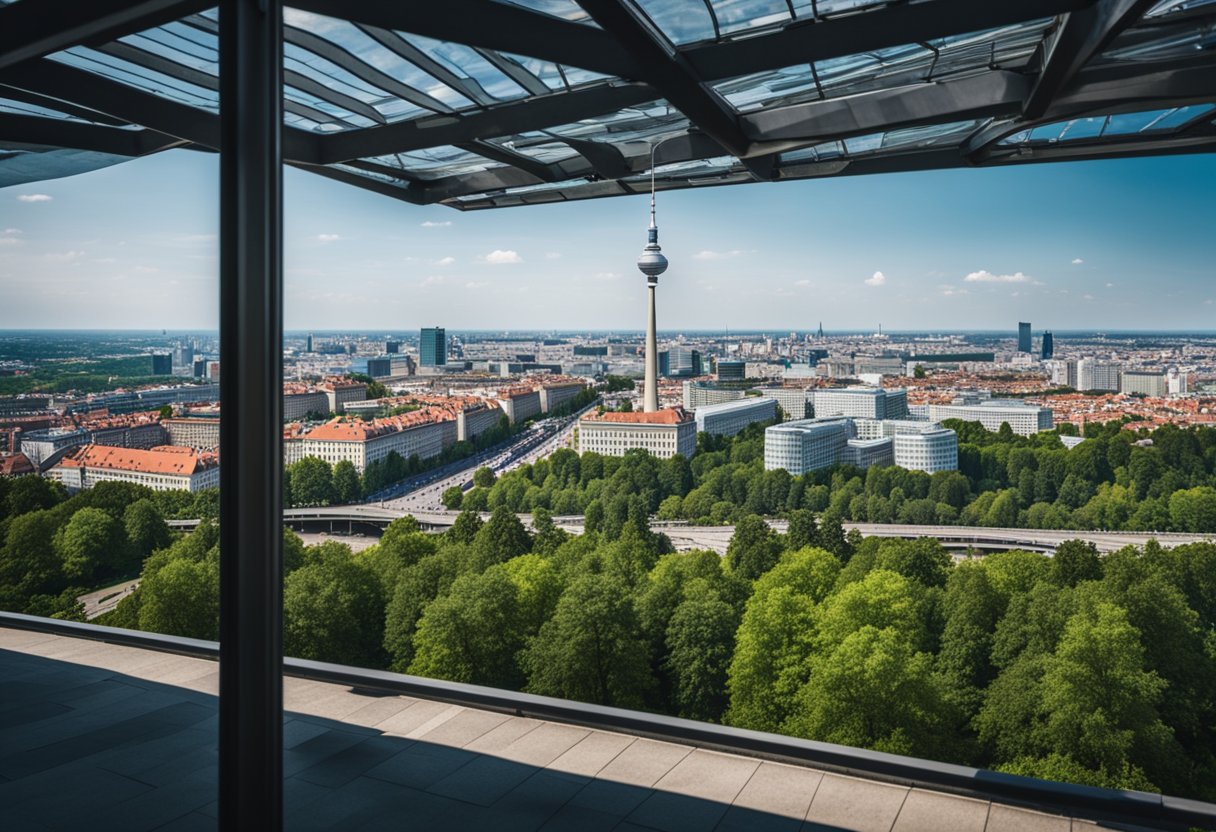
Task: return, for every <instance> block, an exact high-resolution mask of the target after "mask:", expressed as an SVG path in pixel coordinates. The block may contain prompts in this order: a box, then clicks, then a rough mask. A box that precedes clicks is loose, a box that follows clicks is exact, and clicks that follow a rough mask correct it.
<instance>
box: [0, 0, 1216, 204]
mask: <svg viewBox="0 0 1216 832" xmlns="http://www.w3.org/2000/svg"><path fill="white" fill-rule="evenodd" d="M214 2H215V0H211V1H210V2H200V0H87V2H86V0H37V2H30V0H20V2H16V1H15V0H0V186H3V185H5V184H16V183H19V182H24V181H33V180H37V179H42V178H51V177H54V176H62V175H68V174H72V173H77V172H79V171H81V170H86V169H89V168H92V167H100V166H104V165H107V164H115V163H117V162H121V161H123V160H125V159H128V158H133V157H137V156H142V155H146V154H148V153H156V152H160V151H162V150H166V149H169V148H180V147H186V148H193V149H198V150H216V149H218V148H219V144H220V129H219V108H220V101H219V99H220V95H219V90H220V72H219V63H220V60H219V25H220V24H219V15H218V13H217V12H216V10H215V9H214V8H213V5H214ZM282 45H283V52H284V65H283V68H282V76H283V82H284V87H283V90H284V97H283V115H284V125H283V128H282V145H283V155H284V161H285V162H286V163H287V164H291V165H293V166H296V167H299V168H301V169H304V170H309V171H312V172H314V173H317V174H320V175H323V176H327V177H329V178H333V179H338V180H340V181H343V182H347V183H350V184H353V185H356V186H359V187H363V188H367V189H369V190H372V191H375V192H378V193H383V194H386V195H389V196H392V197H395V198H398V199H403V200H406V201H408V202H412V203H417V204H435V203H439V204H444V205H449V206H451V207H455V208H459V209H473V208H490V207H502V206H509V205H522V204H530V203H538V202H553V201H560V200H567V199H581V198H593V197H601V196H613V195H620V194H632V193H639V192H642V191H644V190H645V186H646V183H645V181H644V180H645V179H646V178H647V176H646V174H647V167H648V165H649V159H648V158H647V157H648V152H649V148H650V146H651V145H653V144H654V143H655V142H657V141H659V140H669V141H667V144H666V145H665V150H664V152H662V153H660V154H659V159H658V161H659V162H660V163H661V164H660V169H659V170H658V172H657V176H656V179H657V186H658V187H659V188H660V189H667V188H681V187H693V186H702V185H714V184H737V183H746V182H755V181H765V180H787V179H802V178H814V177H823V176H848V175H857V174H865V173H875V172H881V171H900V170H924V169H929V168H948V167H973V166H990V165H1010V164H1026V163H1033V162H1046V161H1055V160H1059V159H1093V158H1117V157H1123V156H1129V155H1151V154H1163V155H1165V154H1175V153H1202V152H1212V151H1213V150H1216V137H1213V135H1212V125H1213V119H1214V118H1216V0H983V2H977V0H919V2H917V1H915V0H912V1H911V2H910V1H909V0H815V2H810V1H809V0H799V2H794V0H669V2H661V3H660V2H654V0H442V2H434V3H429V4H420V3H401V4H393V3H383V2H378V0H295V1H294V2H292V3H291V6H290V8H288V9H286V11H285V23H284V26H283V34H282ZM671 139H679V141H670V140H671Z"/></svg>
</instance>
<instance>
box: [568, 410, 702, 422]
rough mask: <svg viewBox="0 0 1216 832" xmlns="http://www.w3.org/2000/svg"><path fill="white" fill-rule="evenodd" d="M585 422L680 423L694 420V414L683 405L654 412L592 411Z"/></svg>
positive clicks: (585, 417) (584, 418)
mask: <svg viewBox="0 0 1216 832" xmlns="http://www.w3.org/2000/svg"><path fill="white" fill-rule="evenodd" d="M582 421H584V422H610V423H613V424H618V425H679V424H683V423H685V422H692V421H694V418H693V415H692V414H691V413H689V412H688V411H687V410H685V409H684V408H682V407H668V408H665V409H663V410H657V411H655V412H654V413H643V412H641V411H632V412H629V413H619V412H617V411H615V410H606V411H604V412H603V413H596V412H594V411H592V412H591V413H588V414H586V415H585V416H583V418H582Z"/></svg>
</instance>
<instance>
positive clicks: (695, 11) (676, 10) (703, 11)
mask: <svg viewBox="0 0 1216 832" xmlns="http://www.w3.org/2000/svg"><path fill="white" fill-rule="evenodd" d="M634 1H635V3H636V4H637V5H638V6H639V7H640V8H641V9H642V11H644V12H645V13H646V15H647V17H649V18H650V20H651V22H653V23H654V25H655V26H656V27H658V29H659V31H660V32H662V33H663V34H664V35H665V36H666V37H667V39H668V40H669V41H671V42H672V43H674V44H677V45H679V44H684V43H693V42H694V41H700V40H713V39H715V38H716V37H717V36H718V33H717V31H715V29H714V21H713V18H712V17H710V14H709V9H708V8H707V7H706V6H705V3H704V2H703V0H634Z"/></svg>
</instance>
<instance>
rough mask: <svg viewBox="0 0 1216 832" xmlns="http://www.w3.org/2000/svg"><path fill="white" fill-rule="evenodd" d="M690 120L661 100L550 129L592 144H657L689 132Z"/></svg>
mask: <svg viewBox="0 0 1216 832" xmlns="http://www.w3.org/2000/svg"><path fill="white" fill-rule="evenodd" d="M688 126H689V124H688V119H687V118H685V117H684V115H683V113H681V112H680V111H679V110H677V109H675V108H674V107H672V106H671V105H670V104H668V103H667V102H666V101H664V100H662V99H659V100H658V101H651V102H650V103H648V104H641V105H639V106H637V107H626V108H625V109H623V110H618V111H617V112H615V113H608V114H607V115H603V116H598V117H596V118H589V119H583V120H582V121H576V122H572V123H570V124H559V125H557V126H555V127H549V128H546V130H545V132H546V133H548V134H550V135H552V136H557V137H560V138H569V139H584V140H588V141H604V142H631V141H657V140H659V139H662V138H666V137H667V136H676V135H679V134H681V133H684V132H687V130H688Z"/></svg>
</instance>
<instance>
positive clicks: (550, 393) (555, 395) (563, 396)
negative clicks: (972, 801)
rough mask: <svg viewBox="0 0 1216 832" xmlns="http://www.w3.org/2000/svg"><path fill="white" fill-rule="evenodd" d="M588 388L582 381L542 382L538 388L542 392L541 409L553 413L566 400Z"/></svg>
mask: <svg viewBox="0 0 1216 832" xmlns="http://www.w3.org/2000/svg"><path fill="white" fill-rule="evenodd" d="M586 388H587V385H586V384H583V382H581V381H567V382H559V383H557V384H542V385H540V386H538V387H537V388H536V392H537V393H539V394H540V409H541V411H542V412H544V413H552V412H553V411H554V410H555V409H556V408H559V407H561V406H562V405H564V404H565V403H566V402H569V401H572V400H573V399H574V397H575V396H577V395H578V394H579V393H581V392H583V390H585V389H586Z"/></svg>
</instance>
